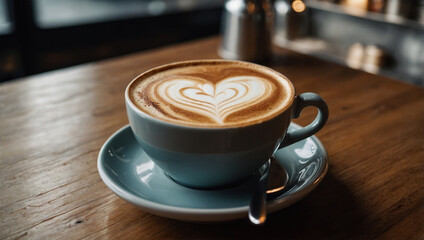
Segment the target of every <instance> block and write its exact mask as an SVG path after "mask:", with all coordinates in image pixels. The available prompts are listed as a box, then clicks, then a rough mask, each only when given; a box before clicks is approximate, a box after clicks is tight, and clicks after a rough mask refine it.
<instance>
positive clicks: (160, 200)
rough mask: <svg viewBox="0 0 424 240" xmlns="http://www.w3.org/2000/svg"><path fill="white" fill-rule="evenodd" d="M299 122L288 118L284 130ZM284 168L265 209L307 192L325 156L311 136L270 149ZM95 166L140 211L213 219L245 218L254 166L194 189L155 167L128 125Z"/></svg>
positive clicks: (112, 139)
mask: <svg viewBox="0 0 424 240" xmlns="http://www.w3.org/2000/svg"><path fill="white" fill-rule="evenodd" d="M298 128H300V126H299V125H297V124H294V123H292V124H291V125H290V127H289V130H288V131H292V130H294V129H298ZM274 156H275V159H276V160H277V161H278V162H279V164H281V166H282V167H283V168H284V169H285V170H286V171H287V174H288V176H289V180H288V183H287V186H286V188H287V191H286V192H284V193H283V194H282V195H281V196H278V197H277V198H274V199H272V200H269V201H267V211H268V213H271V212H275V211H277V210H280V209H283V208H285V207H288V206H289V205H291V204H293V203H295V202H297V201H299V200H300V199H301V198H303V197H304V196H306V195H307V194H308V193H309V192H311V191H312V190H313V189H314V188H315V187H316V186H317V185H318V184H319V183H320V182H321V180H322V179H323V177H324V175H325V173H326V171H327V167H328V163H327V161H328V157H327V153H326V150H325V148H324V146H323V145H322V143H321V142H320V141H319V140H318V138H316V137H315V136H312V137H309V138H307V139H305V140H302V141H299V142H297V143H294V144H292V145H290V146H287V147H285V148H283V149H280V150H278V151H277V152H276V153H275V155H274ZM97 168H98V171H99V174H100V177H101V178H102V180H103V182H104V183H105V184H106V186H107V187H109V188H110V189H111V190H112V191H113V192H114V193H115V194H116V195H118V196H119V197H121V198H122V199H124V200H126V201H128V202H130V203H132V204H134V205H136V206H137V207H139V208H141V209H142V210H143V211H146V212H149V213H152V214H155V215H159V216H162V217H167V218H172V219H177V220H182V221H191V222H218V221H227V220H234V219H240V218H247V216H248V206H249V202H250V198H251V196H252V193H253V191H254V188H255V186H256V183H257V181H258V179H259V177H260V173H259V171H258V172H257V173H254V174H252V177H251V178H249V179H248V180H246V181H245V182H244V183H241V184H239V185H237V186H234V187H230V188H226V189H218V190H197V189H191V188H187V187H184V186H181V185H179V184H177V183H175V182H174V181H173V180H171V179H170V178H169V177H168V176H166V175H165V173H164V172H163V171H162V170H161V169H160V168H159V167H157V166H156V165H155V164H154V163H153V162H152V161H151V160H150V159H149V157H148V156H147V155H146V153H145V152H144V151H143V149H142V148H141V147H140V145H139V144H138V143H137V141H136V139H135V137H134V135H133V133H132V131H131V128H130V126H129V125H127V126H125V127H123V128H121V129H119V130H118V131H117V132H115V133H114V134H113V135H112V136H111V137H110V138H109V139H108V140H107V141H106V142H105V144H104V145H103V147H102V148H101V150H100V152H99V156H98V160H97Z"/></svg>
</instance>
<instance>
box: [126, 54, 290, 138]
mask: <svg viewBox="0 0 424 240" xmlns="http://www.w3.org/2000/svg"><path fill="white" fill-rule="evenodd" d="M208 62H209V63H212V62H228V63H238V64H243V65H244V66H246V65H252V66H257V67H261V68H265V69H266V70H267V71H270V72H271V73H274V74H276V75H279V76H280V77H282V78H283V79H285V80H286V82H287V85H288V86H289V87H290V88H291V91H290V96H289V98H288V99H289V100H288V102H287V103H286V105H285V106H284V108H281V109H280V110H279V111H278V112H276V113H275V114H274V115H272V116H271V117H269V118H266V119H263V120H262V121H261V120H259V121H255V122H252V123H248V124H244V125H240V126H227V127H226V126H222V127H214V126H212V127H211V126H192V125H184V124H178V123H173V122H168V121H165V120H163V119H160V118H156V117H154V116H151V115H150V114H147V113H145V112H143V111H142V110H140V109H139V108H138V107H137V106H135V104H134V103H133V102H132V101H131V99H130V97H129V89H130V87H131V85H132V84H133V83H134V82H135V81H136V80H137V79H139V78H140V77H143V76H144V75H148V74H151V73H152V72H157V71H159V70H162V69H167V68H173V67H177V66H183V65H189V64H192V63H199V64H200V63H208ZM294 99H295V88H294V86H293V83H292V82H291V81H290V80H289V78H288V77H286V76H285V75H283V74H282V73H280V72H278V71H276V70H274V69H272V68H269V67H267V66H263V65H259V64H256V63H251V62H247V61H240V60H226V59H201V60H187V61H177V62H172V63H168V64H163V65H159V66H157V67H154V68H150V69H149V70H147V71H144V72H142V73H141V74H139V75H137V76H136V77H135V78H134V79H133V80H131V82H129V83H128V85H127V87H126V89H125V102H126V103H127V105H128V106H129V107H130V108H131V110H133V111H134V112H135V113H137V114H138V115H141V116H142V117H143V118H147V119H149V120H150V121H153V122H155V123H158V124H161V125H170V126H174V127H179V128H183V129H199V130H213V131H216V130H220V129H221V130H229V129H239V128H245V127H251V126H255V125H258V124H262V123H264V122H267V121H271V120H273V119H275V118H276V117H277V116H279V115H281V114H282V113H284V112H286V111H287V110H288V109H289V108H290V107H291V106H292V105H293V102H294Z"/></svg>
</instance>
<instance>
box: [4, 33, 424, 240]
mask: <svg viewBox="0 0 424 240" xmlns="http://www.w3.org/2000/svg"><path fill="white" fill-rule="evenodd" d="M218 44H219V38H217V37H212V38H207V39H202V40H197V41H192V42H186V43H183V44H178V45H173V46H168V47H163V48H159V49H154V50H149V51H144V52H140V53H135V54H131V55H126V56H123V57H119V58H114V59H110V60H105V61H101V62H95V63H90V64H84V65H80V66H75V67H71V68H67V69H63V70H57V71H52V72H48V73H44V74H39V75H35V76H32V77H27V78H23V79H17V80H14V81H10V82H6V83H2V84H0V193H1V194H0V216H1V218H0V219H1V220H0V239H77V238H86V239H96V238H101V239H117V238H119V239H134V238H141V239H217V238H219V239H242V238H246V239H265V238H267V239H283V238H284V239H337V238H342V239H369V238H372V239H374V238H377V239H422V238H424V125H423V123H424V89H423V88H422V87H418V86H414V85H410V84H407V83H404V82H401V81H397V80H393V79H389V78H386V77H382V76H375V75H372V74H369V73H365V72H361V71H357V70H353V69H349V68H347V67H344V66H341V65H337V64H334V63H329V62H326V61H322V60H319V59H316V58H313V57H309V56H306V55H301V54H298V53H295V52H292V51H289V50H286V49H281V48H275V49H274V56H273V59H272V60H271V61H269V62H268V63H264V64H265V65H267V66H269V67H271V68H273V69H276V70H277V71H279V72H281V73H283V74H284V75H286V76H287V77H288V78H289V79H291V81H292V82H293V84H294V85H295V87H296V92H297V93H298V94H299V93H302V92H315V93H318V94H319V95H321V96H322V97H323V98H324V99H325V100H326V102H327V103H328V106H329V109H330V118H329V120H328V122H327V124H326V126H325V127H324V128H323V129H322V130H321V131H319V132H318V133H317V134H316V136H317V137H318V138H319V139H320V140H321V142H322V143H323V145H324V146H325V148H326V150H327V152H328V155H329V169H328V172H327V175H326V176H325V178H324V179H323V181H322V182H321V184H320V185H319V186H318V187H317V188H316V189H314V190H313V191H312V192H311V193H310V194H309V195H307V196H306V197H305V198H303V199H302V200H300V201H299V202H297V203H296V204H294V205H292V206H290V207H288V208H285V209H283V210H281V211H278V212H276V213H273V214H270V215H269V216H268V219H267V222H266V223H265V225H262V226H255V225H252V224H251V223H250V222H249V221H248V218H247V215H246V218H245V219H240V220H236V221H231V222H223V223H214V224H199V223H189V222H181V221H177V220H171V219H167V218H163V217H158V216H155V215H152V214H149V213H146V212H144V211H142V210H140V209H138V208H136V207H135V206H133V205H131V204H130V203H127V202H125V201H124V200H122V199H120V198H119V197H117V196H116V195H115V194H114V193H112V191H110V190H109V189H108V188H107V187H106V185H105V184H104V183H103V182H102V180H101V179H100V176H99V174H98V171H97V166H96V162H97V156H98V153H99V150H100V148H101V147H102V145H103V143H104V142H105V141H106V139H108V137H109V136H110V135H111V134H113V133H114V132H115V131H117V130H118V129H120V128H121V127H122V126H124V125H126V124H127V123H128V119H127V116H126V112H125V104H124V90H125V87H126V86H127V84H128V83H129V82H130V81H131V80H132V79H133V78H134V77H136V76H137V75H138V74H140V73H142V72H143V71H145V70H148V69H150V68H152V67H155V66H158V65H162V64H166V63H170V62H174V61H180V60H189V59H211V58H219V56H218V55H217V46H218ZM314 115H315V111H314V110H313V109H305V111H304V113H303V114H302V115H301V117H300V118H299V119H296V120H295V122H296V123H298V124H300V125H305V124H307V123H308V122H310V121H311V119H312V118H313V117H314Z"/></svg>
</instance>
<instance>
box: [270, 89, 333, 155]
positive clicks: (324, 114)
mask: <svg viewBox="0 0 424 240" xmlns="http://www.w3.org/2000/svg"><path fill="white" fill-rule="evenodd" d="M308 106H314V107H316V108H318V114H317V116H316V118H315V119H314V121H313V122H312V123H310V124H309V125H308V126H306V127H303V128H301V129H297V130H295V131H293V132H287V133H286V136H285V137H284V140H283V142H282V143H281V144H280V146H279V147H278V149H280V148H283V147H286V146H288V145H290V144H293V143H295V142H298V141H300V140H302V139H305V138H307V137H310V136H312V135H313V134H315V133H316V132H318V131H319V130H320V129H321V128H322V127H324V125H325V123H326V122H327V119H328V106H327V103H325V101H324V100H323V99H322V98H321V96H319V95H318V94H315V93H302V94H300V95H299V96H297V97H296V100H295V106H294V111H293V118H298V117H299V116H300V113H301V112H302V110H303V109H304V108H305V107H308Z"/></svg>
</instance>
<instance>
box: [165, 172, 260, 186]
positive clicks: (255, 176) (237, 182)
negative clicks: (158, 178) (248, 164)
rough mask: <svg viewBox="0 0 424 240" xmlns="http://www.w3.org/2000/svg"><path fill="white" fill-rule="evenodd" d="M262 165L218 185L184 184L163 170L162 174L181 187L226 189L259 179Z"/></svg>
mask: <svg viewBox="0 0 424 240" xmlns="http://www.w3.org/2000/svg"><path fill="white" fill-rule="evenodd" d="M262 168H263V167H261V168H260V169H258V170H256V171H255V172H253V173H252V174H250V175H249V176H247V177H244V178H242V179H240V180H237V181H235V182H231V183H229V184H225V185H219V186H207V187H200V186H195V185H190V184H186V183H183V182H180V181H178V180H176V179H174V178H172V177H171V176H169V175H168V174H167V173H166V172H165V171H164V174H165V176H167V177H168V178H169V179H171V180H172V181H174V182H175V183H177V184H178V185H181V186H183V187H187V188H191V189H196V190H222V189H227V188H233V187H235V186H238V185H241V184H243V183H245V182H247V181H249V180H251V179H252V178H257V180H259V178H260V177H261V176H262V174H263V173H264V171H263V170H262Z"/></svg>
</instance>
